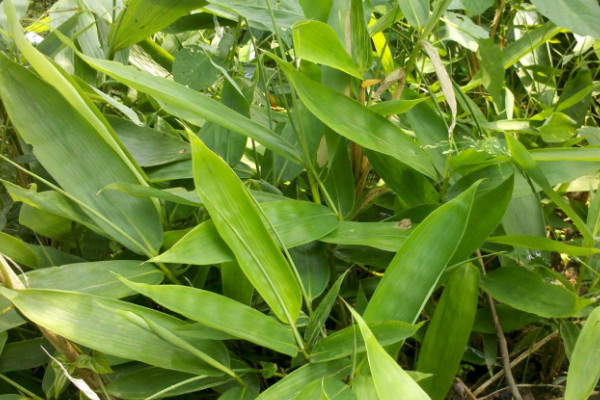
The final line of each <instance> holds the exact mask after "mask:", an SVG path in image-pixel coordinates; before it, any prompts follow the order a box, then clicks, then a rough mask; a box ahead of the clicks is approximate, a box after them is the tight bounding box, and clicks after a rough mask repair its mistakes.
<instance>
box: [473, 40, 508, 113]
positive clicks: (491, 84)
mask: <svg viewBox="0 0 600 400" xmlns="http://www.w3.org/2000/svg"><path fill="white" fill-rule="evenodd" d="M477 53H478V54H477V56H478V58H479V60H480V61H481V78H482V79H483V86H485V88H486V89H487V90H488V91H489V92H490V94H491V95H492V99H494V102H495V103H496V105H498V106H499V107H498V108H501V107H500V105H501V104H502V103H503V99H502V86H503V84H504V66H503V65H502V50H500V47H499V46H498V45H497V44H496V43H494V39H484V40H481V39H480V40H479V49H478V52H477Z"/></svg>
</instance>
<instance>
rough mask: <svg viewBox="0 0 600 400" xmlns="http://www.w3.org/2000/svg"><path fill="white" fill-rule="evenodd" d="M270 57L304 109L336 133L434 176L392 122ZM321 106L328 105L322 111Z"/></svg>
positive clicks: (418, 150)
mask: <svg viewBox="0 0 600 400" xmlns="http://www.w3.org/2000/svg"><path fill="white" fill-rule="evenodd" d="M271 57H272V58H275V59H276V61H277V63H278V64H279V67H280V68H281V69H282V70H283V72H285V75H286V76H287V78H288V80H289V81H290V83H291V84H292V85H293V86H294V88H295V89H296V92H297V94H298V96H299V97H300V100H302V102H303V103H304V105H305V106H306V108H308V109H309V111H310V112H312V113H313V114H314V115H315V116H316V117H317V118H319V119H320V120H321V121H323V122H324V123H325V124H326V125H327V126H329V127H330V128H331V129H333V130H334V131H335V132H337V133H338V134H340V135H342V136H344V137H346V138H347V139H350V140H352V141H354V142H356V143H358V144H359V145H361V146H363V147H366V148H368V149H371V150H375V151H378V152H380V153H383V154H387V155H390V156H392V157H394V158H396V159H397V160H399V161H401V162H402V163H405V164H406V165H408V166H409V167H411V168H413V169H415V170H417V171H419V172H421V173H423V174H425V175H427V176H429V177H435V176H436V172H435V170H434V168H433V166H432V165H431V163H430V162H429V160H428V157H427V155H426V154H425V153H424V152H423V150H421V148H420V147H419V145H417V144H416V143H415V142H414V141H413V140H412V139H410V137H409V136H408V135H407V134H405V133H404V132H403V131H402V130H401V129H399V128H398V127H397V126H395V125H394V124H393V123H391V122H390V121H388V120H387V119H385V118H384V117H382V116H381V115H379V114H377V113H375V112H374V111H372V110H370V109H368V108H367V107H365V106H363V105H361V104H359V103H358V102H356V101H354V100H352V99H350V98H349V97H347V96H345V95H344V94H342V93H339V92H336V91H335V90H332V89H330V88H328V87H326V86H323V85H321V84H320V83H317V82H315V81H313V80H312V79H310V78H309V77H307V76H306V75H304V74H301V73H299V72H298V71H296V70H295V69H294V67H292V66H291V65H290V64H288V63H286V62H283V61H282V60H280V59H278V58H277V57H275V56H273V55H271ZM324 104H328V105H329V106H328V107H327V108H324V107H323V105H324Z"/></svg>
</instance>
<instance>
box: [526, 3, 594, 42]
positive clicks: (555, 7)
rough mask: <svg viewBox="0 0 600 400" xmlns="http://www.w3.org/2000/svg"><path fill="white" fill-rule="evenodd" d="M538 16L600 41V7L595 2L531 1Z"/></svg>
mask: <svg viewBox="0 0 600 400" xmlns="http://www.w3.org/2000/svg"><path fill="white" fill-rule="evenodd" d="M531 2H532V3H533V5H534V6H535V7H536V8H537V10H538V11H539V13H540V14H542V15H543V16H545V17H546V18H548V19H549V20H550V21H552V22H554V23H555V24H556V25H558V26H562V27H563V28H566V29H568V30H570V31H572V32H574V33H577V34H578V35H582V36H593V37H594V38H596V40H600V27H598V20H600V5H598V2H597V1H595V0H532V1H531Z"/></svg>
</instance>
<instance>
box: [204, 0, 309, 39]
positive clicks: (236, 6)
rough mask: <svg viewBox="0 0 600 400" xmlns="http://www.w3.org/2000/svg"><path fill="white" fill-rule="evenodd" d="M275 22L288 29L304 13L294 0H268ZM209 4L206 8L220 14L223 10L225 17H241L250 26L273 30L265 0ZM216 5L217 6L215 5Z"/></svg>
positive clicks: (221, 0) (218, 0)
mask: <svg viewBox="0 0 600 400" xmlns="http://www.w3.org/2000/svg"><path fill="white" fill-rule="evenodd" d="M269 2H270V5H271V9H272V10H273V17H274V18H275V24H276V25H277V27H278V28H280V29H282V28H283V29H286V30H287V29H288V28H290V27H291V26H292V25H293V24H294V23H295V22H297V21H300V20H303V19H304V15H303V13H302V9H301V8H300V5H299V4H298V2H296V1H286V2H277V1H273V0H269ZM209 3H210V4H211V5H210V6H208V7H206V8H207V10H209V11H211V12H214V13H215V14H217V15H221V14H222V13H221V10H222V11H224V12H225V15H223V16H224V17H226V18H231V19H233V20H234V21H237V20H238V18H239V17H243V18H245V19H247V20H248V21H249V22H250V26H252V27H256V28H258V29H261V30H267V31H272V32H273V31H274V30H275V29H274V28H273V21H272V20H271V13H270V12H269V8H268V7H267V4H266V1H265V0H209ZM215 6H218V7H215Z"/></svg>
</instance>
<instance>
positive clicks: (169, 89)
mask: <svg viewBox="0 0 600 400" xmlns="http://www.w3.org/2000/svg"><path fill="white" fill-rule="evenodd" d="M80 56H81V57H82V58H83V59H84V60H85V61H86V62H87V63H88V64H90V65H91V66H92V67H93V68H96V69H98V70H99V71H101V72H104V73H105V74H107V75H109V76H110V77H112V78H114V79H116V80H117V81H119V82H122V83H124V84H126V85H128V86H130V87H132V88H134V89H136V90H139V91H142V92H145V93H148V94H149V95H151V96H153V97H155V98H156V99H158V100H160V101H162V102H164V103H166V104H165V106H166V108H167V109H168V111H169V112H171V113H172V114H174V115H179V116H181V117H182V118H184V119H187V118H191V119H192V122H194V120H200V121H204V120H207V121H212V122H214V123H216V124H219V125H221V126H223V127H225V128H227V129H229V130H231V131H233V132H237V133H240V134H242V135H245V136H249V137H251V138H253V139H255V140H257V141H258V142H260V143H261V144H263V145H265V146H266V147H267V148H269V149H271V150H273V151H275V152H277V153H278V154H281V155H282V156H284V157H287V158H289V159H290V160H292V161H296V162H297V161H298V160H301V159H302V156H301V154H300V152H299V151H298V150H296V149H295V148H294V147H292V146H291V145H290V144H289V143H287V142H285V141H283V140H282V139H281V138H280V137H279V135H277V133H275V132H273V131H271V130H269V129H267V128H265V127H264V126H262V125H260V124H259V123H257V122H255V121H253V120H250V119H249V118H246V117H244V116H242V115H241V114H239V113H237V112H235V111H233V110H232V109H230V108H229V107H227V106H225V105H223V104H221V103H219V102H218V101H216V100H214V99H211V98H210V97H207V96H205V95H203V94H201V93H199V92H197V91H195V90H192V89H189V88H186V87H185V86H182V85H180V84H178V83H175V82H173V81H170V80H168V79H164V78H159V77H155V76H150V75H147V74H144V73H142V72H139V71H136V70H135V69H133V68H131V67H126V66H124V65H123V64H120V63H117V62H113V61H107V60H100V59H95V58H91V57H87V56H85V55H82V54H80Z"/></svg>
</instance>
